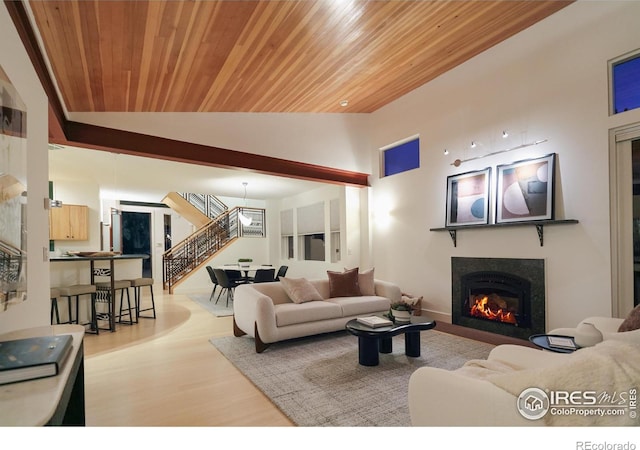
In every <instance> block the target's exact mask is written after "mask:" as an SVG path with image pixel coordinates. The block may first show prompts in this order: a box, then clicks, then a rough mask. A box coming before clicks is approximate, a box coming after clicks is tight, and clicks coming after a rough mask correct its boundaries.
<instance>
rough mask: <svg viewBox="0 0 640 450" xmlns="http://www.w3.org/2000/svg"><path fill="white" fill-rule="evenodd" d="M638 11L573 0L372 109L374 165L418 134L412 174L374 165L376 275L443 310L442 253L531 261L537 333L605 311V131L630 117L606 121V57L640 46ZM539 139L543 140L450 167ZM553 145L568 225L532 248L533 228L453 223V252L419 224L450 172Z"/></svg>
mask: <svg viewBox="0 0 640 450" xmlns="http://www.w3.org/2000/svg"><path fill="white" fill-rule="evenodd" d="M638 17H640V3H638V2H590V1H589V2H577V3H575V4H572V5H571V6H569V7H567V8H565V9H563V10H562V11H560V12H558V13H557V14H555V15H553V16H551V17H549V18H547V19H546V20H544V21H542V22H540V23H538V24H537V25H534V26H533V27H531V28H529V29H527V30H525V31H524V32H522V33H520V34H518V35H516V36H515V37H513V38H511V39H509V40H507V41H505V42H503V43H502V44H499V45H497V46H495V47H494V48H492V49H490V50H489V51H487V52H485V53H483V54H481V55H479V56H477V57H475V58H473V59H472V60H470V61H468V62H466V63H465V64H463V65H461V66H459V67H457V68H455V69H454V70H452V71H451V72H449V73H447V74H445V75H443V76H441V77H439V78H438V79H436V80H434V81H433V82H431V83H428V84H427V85H424V86H422V87H420V88H418V89H416V90H415V91H413V92H412V93H410V94H408V95H406V96H405V97H403V98H402V99H400V100H398V101H396V102H394V103H392V104H390V105H388V106H387V107H385V108H382V109H381V110H379V111H378V112H376V113H374V114H373V115H372V127H371V142H372V149H371V160H372V164H375V163H376V162H377V159H378V150H377V149H379V148H380V147H383V146H385V145H388V144H390V143H392V142H395V141H397V140H399V139H402V138H404V137H407V136H411V135H415V134H420V141H421V153H420V158H421V167H420V169H416V170H413V171H410V172H407V173H404V174H400V175H394V176H391V177H388V178H383V179H380V178H379V177H377V176H376V175H375V173H376V171H375V170H374V171H373V173H374V175H373V176H372V189H371V192H372V195H371V204H370V209H371V211H372V213H371V221H372V228H373V231H372V244H371V247H372V249H371V251H372V254H373V258H374V263H375V267H376V274H380V273H381V274H384V277H385V278H388V279H391V280H394V281H396V282H397V283H399V284H400V286H401V287H402V289H403V290H405V291H407V292H409V293H412V294H416V295H424V298H425V303H423V305H425V306H426V308H428V309H430V310H432V311H436V312H442V313H445V314H450V312H451V303H450V302H451V276H450V270H451V264H450V261H451V257H452V256H469V257H505V258H543V259H544V260H545V265H546V278H547V316H548V317H547V327H548V328H555V327H559V326H566V325H575V324H576V323H577V322H578V321H579V320H580V319H582V318H584V317H586V316H589V315H609V314H611V281H610V267H611V261H610V244H609V178H608V130H609V129H610V128H613V127H614V126H617V125H621V124H622V123H625V122H626V123H631V122H636V121H640V111H632V112H627V113H624V114H620V115H619V116H617V117H613V118H612V117H609V116H608V84H607V83H608V78H607V73H608V71H607V67H608V66H607V61H608V60H609V59H612V58H615V57H616V56H619V55H621V54H624V53H627V52H629V51H632V50H634V49H636V48H638V45H639V44H638V43H639V42H640V27H638V26H637V18H638ZM503 130H508V131H509V133H510V137H509V138H508V139H507V140H503V139H502V138H501V137H500V135H501V133H502V131H503ZM539 139H548V142H547V143H544V144H541V145H539V146H536V147H529V148H527V149H522V150H516V151H513V152H508V153H503V154H500V155H496V156H492V157H488V158H483V159H478V160H475V161H472V162H468V163H464V164H462V165H461V166H460V167H454V166H452V165H450V163H451V162H453V161H454V160H455V159H457V158H460V159H465V158H471V157H474V156H482V155H486V154H487V153H490V152H494V151H499V150H503V149H507V148H511V147H513V146H516V145H519V144H522V143H525V142H530V141H535V140H539ZM472 140H475V141H478V142H479V144H480V145H479V146H478V147H477V148H476V149H475V150H471V149H470V148H469V144H470V143H471V141H472ZM445 148H447V149H448V150H449V152H450V154H449V155H448V156H444V154H443V152H444V149H445ZM552 152H555V153H557V155H558V159H557V162H558V169H557V175H558V176H557V179H556V183H557V186H556V187H557V192H556V194H557V197H556V198H557V208H556V218H560V219H562V218H566V219H578V220H579V221H580V223H579V224H577V225H563V226H555V227H545V229H544V246H543V247H541V246H540V244H539V241H538V237H537V234H536V230H535V228H534V227H514V228H504V229H503V228H500V229H476V230H463V231H460V232H458V245H457V247H454V246H453V244H452V241H451V239H450V237H449V234H448V233H446V232H430V231H429V229H430V228H435V227H442V226H444V219H445V195H446V177H447V176H448V175H452V174H457V173H463V172H466V171H470V170H476V169H481V168H484V167H487V166H489V167H493V168H494V173H495V166H496V164H501V163H508V162H513V161H517V160H521V159H526V158H529V157H534V156H542V155H545V154H548V153H552ZM492 203H493V199H492ZM385 212H387V214H384V213H385Z"/></svg>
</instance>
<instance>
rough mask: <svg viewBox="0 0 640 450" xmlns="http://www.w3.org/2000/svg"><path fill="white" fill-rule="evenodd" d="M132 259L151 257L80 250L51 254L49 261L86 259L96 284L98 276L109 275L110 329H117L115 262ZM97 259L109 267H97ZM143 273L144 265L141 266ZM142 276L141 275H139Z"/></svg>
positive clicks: (93, 281) (92, 281) (93, 282)
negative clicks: (59, 254)
mask: <svg viewBox="0 0 640 450" xmlns="http://www.w3.org/2000/svg"><path fill="white" fill-rule="evenodd" d="M132 259H140V260H143V259H149V255H147V254H128V255H122V254H119V253H115V252H78V253H73V254H67V255H61V256H51V257H50V258H49V261H51V262H78V261H86V262H88V263H89V271H90V272H89V273H90V276H91V284H95V279H96V277H108V278H109V282H110V283H111V289H110V291H109V330H110V331H116V314H115V309H116V306H115V302H116V300H115V299H116V295H115V281H116V279H115V263H116V262H117V261H123V260H132ZM96 261H107V262H108V263H109V267H108V268H107V267H96V265H95V263H96ZM140 272H141V273H142V266H141V267H140ZM139 276H141V275H139Z"/></svg>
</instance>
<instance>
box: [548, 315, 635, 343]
mask: <svg viewBox="0 0 640 450" xmlns="http://www.w3.org/2000/svg"><path fill="white" fill-rule="evenodd" d="M584 322H586V323H592V324H593V325H594V326H595V327H596V328H597V329H598V330H600V332H601V333H602V338H603V340H605V341H606V340H608V339H616V340H619V341H627V342H640V329H638V330H632V331H622V332H619V331H618V328H619V327H620V325H621V324H622V322H624V319H618V318H616V317H587V318H586V319H584V320H582V321H581V322H580V323H579V324H578V325H577V326H576V328H577V327H578V326H579V325H580V324H582V323H584ZM576 328H556V329H555V330H551V331H549V334H561V335H563V336H575V333H576Z"/></svg>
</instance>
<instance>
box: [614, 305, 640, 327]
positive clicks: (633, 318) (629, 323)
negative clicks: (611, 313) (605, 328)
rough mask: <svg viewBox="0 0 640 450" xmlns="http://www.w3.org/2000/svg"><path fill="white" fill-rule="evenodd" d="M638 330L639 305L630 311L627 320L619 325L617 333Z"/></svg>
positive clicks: (639, 322) (639, 318)
mask: <svg viewBox="0 0 640 450" xmlns="http://www.w3.org/2000/svg"><path fill="white" fill-rule="evenodd" d="M639 328H640V305H638V306H636V307H635V308H633V309H632V310H631V312H630V313H629V315H628V316H627V318H626V319H624V322H622V323H621V324H620V327H619V328H618V331H619V332H622V331H633V330H637V329H639Z"/></svg>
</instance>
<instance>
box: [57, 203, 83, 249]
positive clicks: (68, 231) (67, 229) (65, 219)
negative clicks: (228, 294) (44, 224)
mask: <svg viewBox="0 0 640 450" xmlns="http://www.w3.org/2000/svg"><path fill="white" fill-rule="evenodd" d="M49 239H51V240H54V241H57V240H60V241H86V240H87V239H89V207H88V206H84V205H64V204H63V205H62V207H60V208H51V209H50V210H49Z"/></svg>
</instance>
